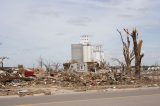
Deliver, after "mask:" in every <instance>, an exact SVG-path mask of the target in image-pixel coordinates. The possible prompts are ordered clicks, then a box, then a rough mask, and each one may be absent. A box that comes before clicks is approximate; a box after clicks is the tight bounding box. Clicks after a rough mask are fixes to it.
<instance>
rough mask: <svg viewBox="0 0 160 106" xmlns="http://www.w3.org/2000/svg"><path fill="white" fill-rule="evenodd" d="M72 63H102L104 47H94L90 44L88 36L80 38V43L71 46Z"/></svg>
mask: <svg viewBox="0 0 160 106" xmlns="http://www.w3.org/2000/svg"><path fill="white" fill-rule="evenodd" d="M71 57H72V61H76V62H98V63H100V62H102V61H104V51H103V50H102V45H93V44H91V43H90V42H89V38H88V35H83V36H81V37H80V43H78V44H72V45H71Z"/></svg>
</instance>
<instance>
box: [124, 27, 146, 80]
mask: <svg viewBox="0 0 160 106" xmlns="http://www.w3.org/2000/svg"><path fill="white" fill-rule="evenodd" d="M124 31H125V32H126V33H127V35H130V36H131V37H132V40H133V49H134V56H135V77H136V79H140V73H141V61H142V58H143V56H144V54H143V53H141V50H142V42H143V41H142V40H139V39H138V32H137V30H136V29H133V31H132V33H129V31H128V29H124Z"/></svg>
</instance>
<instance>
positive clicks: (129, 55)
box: [117, 29, 134, 76]
mask: <svg viewBox="0 0 160 106" xmlns="http://www.w3.org/2000/svg"><path fill="white" fill-rule="evenodd" d="M117 31H118V33H119V35H120V37H121V41H122V44H123V56H124V59H125V63H126V74H127V75H130V76H131V62H132V60H133V59H134V50H133V49H132V50H131V49H130V38H129V34H128V33H126V34H127V41H126V42H125V41H124V40H123V37H122V33H121V32H120V31H119V30H118V29H117ZM124 31H125V30H124ZM125 32H126V31H125Z"/></svg>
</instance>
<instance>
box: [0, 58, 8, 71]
mask: <svg viewBox="0 0 160 106" xmlns="http://www.w3.org/2000/svg"><path fill="white" fill-rule="evenodd" d="M6 59H9V58H8V57H5V56H3V57H0V64H1V68H2V69H3V65H4V60H6Z"/></svg>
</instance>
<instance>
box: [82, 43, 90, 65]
mask: <svg viewBox="0 0 160 106" xmlns="http://www.w3.org/2000/svg"><path fill="white" fill-rule="evenodd" d="M91 61H92V46H91V45H83V62H91Z"/></svg>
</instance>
